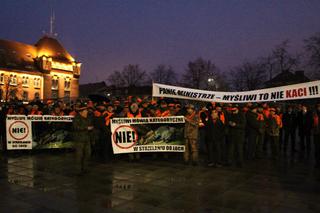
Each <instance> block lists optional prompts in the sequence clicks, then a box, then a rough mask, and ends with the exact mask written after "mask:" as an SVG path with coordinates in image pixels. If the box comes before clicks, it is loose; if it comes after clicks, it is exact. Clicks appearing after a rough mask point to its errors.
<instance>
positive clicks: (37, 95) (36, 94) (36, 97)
mask: <svg viewBox="0 0 320 213" xmlns="http://www.w3.org/2000/svg"><path fill="white" fill-rule="evenodd" d="M34 99H37V100H38V99H40V94H39V93H38V92H36V93H34Z"/></svg>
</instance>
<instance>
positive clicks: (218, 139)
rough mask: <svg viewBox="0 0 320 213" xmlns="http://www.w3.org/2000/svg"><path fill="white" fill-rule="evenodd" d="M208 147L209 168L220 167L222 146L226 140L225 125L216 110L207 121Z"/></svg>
mask: <svg viewBox="0 0 320 213" xmlns="http://www.w3.org/2000/svg"><path fill="white" fill-rule="evenodd" d="M205 131H206V145H207V150H208V166H210V167H211V166H214V167H216V166H219V165H220V163H221V162H220V160H221V145H222V143H223V140H224V124H223V122H222V121H221V120H220V118H219V114H218V112H217V111H216V110H212V111H211V114H210V115H209V116H208V119H206V120H205Z"/></svg>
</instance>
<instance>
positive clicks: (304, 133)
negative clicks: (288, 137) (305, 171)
mask: <svg viewBox="0 0 320 213" xmlns="http://www.w3.org/2000/svg"><path fill="white" fill-rule="evenodd" d="M311 129H312V113H311V112H310V111H309V110H308V107H307V106H306V105H302V106H301V111H300V112H299V113H298V130H299V137H300V157H301V158H304V157H305V154H307V158H309V157H310V151H311ZM305 152H306V153H305Z"/></svg>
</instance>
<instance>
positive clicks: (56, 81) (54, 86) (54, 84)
mask: <svg viewBox="0 0 320 213" xmlns="http://www.w3.org/2000/svg"><path fill="white" fill-rule="evenodd" d="M58 88H59V78H58V76H53V77H52V82H51V89H52V90H57V89H58Z"/></svg>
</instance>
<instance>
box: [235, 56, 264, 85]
mask: <svg viewBox="0 0 320 213" xmlns="http://www.w3.org/2000/svg"><path fill="white" fill-rule="evenodd" d="M265 79H266V73H265V71H264V70H263V69H262V65H261V64H260V63H259V62H244V63H243V64H242V65H240V66H237V67H235V68H233V69H232V70H231V82H232V85H233V88H234V89H235V90H237V91H246V90H255V89H259V88H261V86H262V85H263V83H264V81H265Z"/></svg>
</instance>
